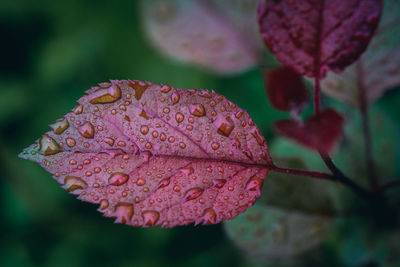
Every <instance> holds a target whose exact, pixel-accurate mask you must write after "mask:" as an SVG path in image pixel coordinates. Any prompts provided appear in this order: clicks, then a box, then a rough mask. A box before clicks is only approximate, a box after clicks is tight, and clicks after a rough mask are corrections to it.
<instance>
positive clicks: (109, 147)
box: [20, 80, 272, 227]
mask: <svg viewBox="0 0 400 267" xmlns="http://www.w3.org/2000/svg"><path fill="white" fill-rule="evenodd" d="M87 93H88V95H86V96H83V97H82V98H81V99H80V100H79V101H78V102H79V105H78V106H76V107H75V108H74V110H73V112H71V113H68V114H67V115H66V116H65V117H64V118H62V119H60V120H58V121H56V123H54V124H52V125H51V127H52V129H53V131H49V132H47V133H46V134H44V135H43V136H42V137H41V138H40V139H39V140H38V141H37V142H36V143H35V144H33V145H31V146H30V147H28V148H27V149H25V150H24V151H23V152H22V153H21V155H20V156H21V157H22V158H25V159H29V160H32V161H35V162H38V163H39V164H40V165H41V166H42V167H43V168H45V169H46V170H47V171H49V172H50V173H52V174H53V175H54V178H55V179H56V180H57V181H58V182H59V183H60V184H62V185H63V188H64V189H66V190H67V191H69V192H71V193H73V194H76V195H78V198H79V199H81V200H83V201H87V202H91V203H95V204H98V205H99V211H101V212H103V213H104V215H105V216H107V217H114V218H116V222H119V223H126V224H129V225H134V226H144V227H147V226H154V225H162V226H163V227H173V226H176V225H186V224H189V223H192V222H195V223H196V224H199V223H202V224H214V223H219V222H221V221H223V220H228V219H232V218H234V217H235V216H237V215H238V214H239V213H242V212H244V211H245V210H246V209H247V208H248V207H250V206H251V205H253V204H254V202H255V200H256V199H257V198H258V197H259V196H260V189H261V186H262V184H263V181H264V178H265V176H266V174H267V173H268V166H270V165H271V164H272V162H271V159H270V156H269V152H268V147H267V144H266V142H265V139H264V138H263V137H262V135H261V133H260V130H259V129H258V128H257V126H255V125H254V123H253V121H252V120H251V118H250V116H249V115H248V114H247V112H245V111H244V110H242V109H240V108H238V107H237V106H236V105H235V104H233V103H232V102H230V101H228V100H226V99H225V97H223V96H221V95H218V94H216V93H214V92H210V91H196V90H184V89H176V88H173V87H170V86H168V85H163V86H159V85H157V84H154V83H150V82H147V83H143V82H140V81H131V80H128V81H112V82H111V83H102V84H100V86H98V87H93V88H92V89H90V90H88V91H87Z"/></svg>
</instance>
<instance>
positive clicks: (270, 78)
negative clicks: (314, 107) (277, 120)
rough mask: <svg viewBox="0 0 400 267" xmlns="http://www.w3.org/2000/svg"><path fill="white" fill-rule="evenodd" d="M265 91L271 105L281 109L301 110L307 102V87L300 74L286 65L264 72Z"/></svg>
mask: <svg viewBox="0 0 400 267" xmlns="http://www.w3.org/2000/svg"><path fill="white" fill-rule="evenodd" d="M264 77H265V80H266V84H267V86H266V91H267V94H268V99H269V101H270V102H271V105H272V106H273V107H274V108H276V109H279V110H282V111H291V110H295V111H297V112H299V111H301V110H302V109H303V107H304V105H305V104H306V103H307V89H306V86H305V84H304V83H303V81H302V80H301V76H300V75H299V74H297V73H296V72H294V71H293V70H292V69H290V68H287V67H280V68H276V69H273V70H270V71H266V72H265V76H264Z"/></svg>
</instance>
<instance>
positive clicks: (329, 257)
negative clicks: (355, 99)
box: [0, 0, 400, 266]
mask: <svg viewBox="0 0 400 267" xmlns="http://www.w3.org/2000/svg"><path fill="white" fill-rule="evenodd" d="M137 7H138V5H137V2H136V1H125V0H117V1H92V0H79V1H78V0H70V1H49V0H38V1H29V0H13V1H11V0H2V1H1V3H0V36H1V37H2V38H1V39H2V41H1V42H0V46H1V49H0V59H1V60H0V93H1V97H0V127H1V133H0V134H1V140H0V142H1V143H0V164H1V166H2V167H1V169H0V177H1V179H0V199H1V201H0V209H1V210H0V212H1V219H0V227H1V229H2V233H1V235H2V237H1V239H0V266H87V265H96V266H101V265H104V266H107V265H112V266H169V265H171V266H188V265H189V266H204V265H208V266H221V265H228V266H259V265H265V264H267V263H266V262H265V259H262V258H261V260H260V258H258V257H256V256H253V254H251V253H250V254H246V252H245V250H242V249H240V248H239V247H236V246H235V244H236V243H233V242H232V241H231V239H230V237H229V236H230V235H229V236H228V235H226V233H225V228H224V227H223V225H222V224H220V225H215V226H208V227H194V226H191V225H190V226H185V227H176V228H173V229H161V228H151V229H141V228H133V227H127V226H124V225H114V224H112V221H113V220H112V219H108V218H103V217H101V216H100V215H99V214H98V213H97V212H96V207H95V206H93V205H91V204H88V203H82V202H79V201H78V200H76V199H75V198H73V197H71V196H69V195H68V193H67V192H65V191H64V190H61V189H60V188H59V186H58V184H57V183H56V182H55V181H54V180H53V179H51V177H50V176H49V174H47V173H46V172H45V171H44V170H43V169H42V168H40V167H38V166H36V164H33V163H31V162H28V161H23V160H20V159H18V158H17V154H18V153H19V152H20V151H21V150H22V148H24V147H26V146H27V145H28V144H30V143H32V141H33V140H34V139H35V138H37V137H39V136H40V134H41V133H43V132H45V131H47V130H48V127H47V124H48V123H50V122H52V121H54V120H55V119H57V118H59V117H61V116H62V115H63V114H65V113H66V112H67V111H69V110H71V109H72V108H73V107H74V106H75V101H76V100H77V99H78V98H79V97H80V96H81V95H82V94H83V91H84V90H86V89H88V88H89V87H90V86H93V85H95V84H96V83H98V82H102V81H107V80H109V79H129V78H130V79H138V80H149V81H153V82H156V83H167V84H171V85H173V86H175V87H180V88H205V89H214V90H215V91H217V92H218V93H221V94H224V95H225V96H226V97H227V98H228V99H230V100H232V101H233V102H235V103H236V104H238V105H239V106H240V107H241V108H243V109H245V110H247V111H248V112H249V114H250V115H251V116H252V118H253V119H254V122H255V123H256V124H257V125H258V126H259V127H260V129H261V130H262V132H263V135H264V136H265V137H266V139H267V141H268V144H269V146H270V147H271V148H272V150H271V154H272V156H273V157H274V156H275V157H276V156H301V157H302V158H303V159H304V161H305V162H306V163H307V167H308V168H309V169H313V170H317V169H323V167H322V164H321V162H320V161H319V159H318V157H317V156H316V155H315V154H314V153H312V152H305V151H304V149H302V148H299V147H297V146H296V145H294V144H292V143H290V142H288V141H286V140H283V139H282V138H277V137H276V134H275V133H274V132H273V129H272V123H273V121H276V120H277V119H281V118H286V117H287V114H286V113H283V112H279V111H276V110H274V109H273V108H272V107H271V106H270V104H269V103H268V101H267V98H266V95H265V92H264V87H263V79H262V72H261V71H260V69H258V68H252V69H250V70H248V71H246V72H244V73H241V74H238V75H234V76H228V77H226V76H224V77H222V76H219V75H216V74H213V73H210V72H208V71H206V70H203V69H199V68H196V67H192V66H188V65H184V64H181V63H177V62H174V61H172V60H170V59H167V58H165V57H164V56H162V55H161V54H160V53H158V52H157V51H155V50H154V49H153V47H152V46H150V45H149V43H148V42H147V40H146V38H145V36H144V34H143V31H142V28H141V23H140V21H139V20H140V17H139V16H138V10H137ZM267 53H268V52H267V51H266V49H265V51H264V54H265V55H267ZM266 58H270V56H269V57H267V56H266ZM264 63H267V64H275V63H274V61H272V60H269V61H267V62H264ZM323 102H324V103H325V104H327V103H329V104H332V105H334V106H335V107H337V108H338V109H339V110H342V111H346V114H347V115H348V116H347V119H348V121H350V122H351V121H352V117H353V116H355V117H357V114H353V113H354V112H353V113H351V112H347V111H348V110H349V109H350V108H349V106H346V105H345V104H340V103H338V102H336V101H334V100H332V99H330V98H327V97H326V98H324V99H323ZM399 103H400V90H391V91H389V92H387V93H386V94H385V95H384V96H383V97H382V98H381V99H380V100H379V101H378V102H377V103H376V107H375V109H374V111H373V112H375V110H377V111H376V114H378V115H377V116H381V117H382V118H379V117H378V118H377V119H374V118H373V119H372V120H376V122H372V125H373V127H374V129H373V131H372V134H373V138H375V137H377V141H376V142H377V143H376V144H374V146H375V147H376V153H375V156H376V158H377V159H378V162H379V163H378V168H379V170H382V172H383V173H385V174H386V173H387V175H388V176H390V177H387V179H388V180H390V179H393V178H398V177H399V168H398V167H397V169H396V168H395V167H394V165H395V163H396V162H399V161H398V160H396V159H398V155H399V151H400V150H399V149H398V148H399V144H400V142H399V138H398V136H399V135H398V134H399V130H398V126H399V122H400V116H399V115H400V105H399ZM372 117H373V116H372ZM388 121H389V123H388ZM357 125H359V123H358V122H357V121H355V122H354V123H351V124H349V126H348V127H347V128H346V137H345V139H344V140H343V142H342V144H341V145H340V147H339V148H338V149H337V150H338V152H337V154H338V155H339V156H340V155H343V156H342V157H339V156H337V157H338V164H339V165H340V166H341V167H342V168H343V169H344V170H345V171H346V172H347V173H348V175H350V176H357V179H363V177H362V176H363V173H364V172H365V170H363V169H362V168H363V165H362V163H357V164H354V161H355V162H357V160H359V161H360V162H362V161H361V159H358V158H360V157H361V156H360V155H362V154H363V151H362V146H361V145H360V144H358V143H357V142H359V141H358V140H359V139H360V137H357V136H361V129H360V127H357ZM375 125H376V126H375ZM379 129H381V130H379ZM382 129H384V131H383V130H382ZM349 144H350V145H349ZM382 144H383V145H382ZM382 146H383V148H382ZM346 151H347V152H346ZM339 158H340V160H339ZM360 168H361V169H362V170H360ZM379 170H378V171H379ZM293 179H301V178H296V177H293ZM385 179H386V177H385ZM264 186H265V187H267V186H268V177H267V179H266V182H265V184H264ZM331 186H332V185H330V186H329V187H331ZM333 187H334V188H333V189H334V190H335V189H338V190H339V191H340V192H341V191H345V192H344V193H346V192H347V191H346V190H341V189H342V187H341V186H340V185H333ZM278 191H279V190H278ZM396 192H397V193H399V191H398V190H395V189H394V190H391V191H390V192H389V193H390V194H392V195H396ZM278 197H282V195H278ZM283 197H284V195H283ZM305 197H306V196H305ZM333 198H334V201H335V202H336V203H339V204H338V206H339V207H340V206H346V205H347V204H343V203H348V202H346V201H347V200H348V198H349V196H343V195H341V194H336V195H334V196H333ZM344 199H346V201H344ZM340 203H342V204H340ZM355 204H357V203H355ZM284 206H285V207H287V203H286V204H285V205H284ZM355 206H357V205H355ZM254 209H255V211H256V212H257V211H258V210H266V211H265V212H266V213H267V212H268V208H265V207H263V206H258V207H254ZM274 212H275V213H277V215H276V216H278V217H279V216H281V215H280V214H281V213H280V212H281V211H273V212H271V214H273V213H274ZM245 215H246V213H245V214H243V216H245ZM274 216H275V215H270V217H271V218H272V217H274ZM276 216H275V217H276ZM264 219H265V220H267V221H268V220H269V219H270V218H264ZM238 220H239V221H238V222H239V223H242V221H243V220H244V221H245V218H244V217H243V218H242V217H239V218H238ZM233 222H234V221H233ZM253 222H254V220H253ZM268 223H269V222H267V223H265V224H266V225H268ZM227 228H229V227H227ZM349 229H357V231H352V230H349ZM371 229H373V230H371ZM393 231H394V230H392V229H391V228H390V226H387V225H386V224H382V225H374V226H372V227H371V226H370V225H369V222H368V221H365V220H361V219H354V220H346V221H344V222H343V221H340V220H339V221H338V222H335V228H334V230H332V231H331V232H330V233H329V234H328V237H327V239H326V241H325V242H324V243H323V245H322V247H321V248H320V249H319V251H318V254H317V255H318V257H315V256H314V257H309V256H307V255H305V257H306V258H307V261H308V262H314V263H315V262H319V263H321V262H327V261H329V262H330V263H331V264H332V266H333V265H335V264H336V266H337V264H339V265H344V266H354V265H359V264H364V263H365V264H366V263H369V262H373V261H374V262H385V264H389V263H391V264H393V266H395V264H396V263H398V261H397V260H396V259H392V258H390V259H388V258H387V257H386V256H387V255H388V253H389V252H388V251H390V250H393V249H394V250H395V251H398V249H397V250H396V248H398V247H399V244H398V242H399V241H398V239H397V240H396V239H395V238H393V236H397V235H394V234H393ZM388 232H389V233H391V234H388ZM366 233H367V234H366ZM365 236H373V237H371V238H369V239H372V240H378V241H371V240H367V241H366V240H364V239H365ZM248 238H250V239H251V238H253V239H254V241H257V240H256V239H257V236H256V235H254V236H253V237H252V236H251V235H250V237H249V236H246V239H248ZM350 241H351V242H350ZM371 243H373V245H370V244H371ZM371 246H372V248H371ZM292 264H297V263H290V265H292ZM325 266H326V265H325ZM388 266H389V265H388Z"/></svg>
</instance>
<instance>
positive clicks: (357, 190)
mask: <svg viewBox="0 0 400 267" xmlns="http://www.w3.org/2000/svg"><path fill="white" fill-rule="evenodd" d="M319 154H320V155H321V158H322V160H323V161H324V162H325V165H326V166H327V167H328V168H329V170H330V171H331V172H332V174H333V176H334V177H335V178H336V179H337V181H339V182H341V183H342V184H344V185H346V186H348V187H349V188H350V189H351V190H353V192H354V193H356V194H357V195H359V196H361V197H364V198H367V199H370V197H371V194H370V193H369V192H368V191H367V190H365V189H364V188H362V187H361V186H359V185H358V184H357V183H355V182H353V181H352V180H351V179H350V178H348V177H347V176H346V175H344V174H343V172H342V171H341V170H340V169H339V168H338V167H337V166H336V165H335V163H334V162H333V160H332V159H331V157H330V156H329V154H328V153H326V152H322V151H320V152H319Z"/></svg>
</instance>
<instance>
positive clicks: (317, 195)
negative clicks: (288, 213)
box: [257, 157, 334, 214]
mask: <svg viewBox="0 0 400 267" xmlns="http://www.w3.org/2000/svg"><path fill="white" fill-rule="evenodd" d="M274 162H275V164H276V165H277V166H279V167H281V168H292V169H299V170H307V167H306V165H305V163H304V161H303V160H302V159H301V158H299V157H298V158H296V157H291V158H274ZM328 184H329V182H327V181H325V180H318V179H310V178H309V177H303V176H294V175H288V174H284V173H278V172H270V173H269V174H268V176H267V178H266V179H265V181H264V186H263V190H262V194H261V198H260V199H259V200H258V201H257V203H258V204H264V205H268V206H272V207H277V208H282V209H286V210H295V211H299V212H304V213H319V214H324V213H325V214H330V213H333V212H334V207H333V200H332V197H331V195H330V192H329V186H327V185H328Z"/></svg>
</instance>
